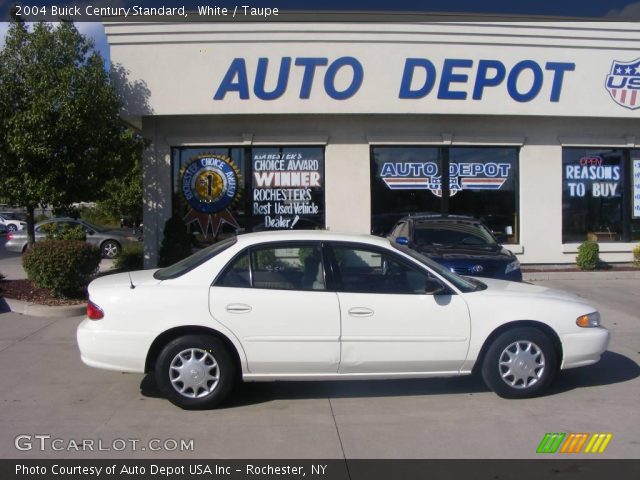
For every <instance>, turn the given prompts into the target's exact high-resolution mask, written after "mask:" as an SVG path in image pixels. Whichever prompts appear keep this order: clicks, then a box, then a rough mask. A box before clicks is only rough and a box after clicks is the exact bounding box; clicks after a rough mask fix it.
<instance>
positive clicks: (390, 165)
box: [380, 162, 511, 197]
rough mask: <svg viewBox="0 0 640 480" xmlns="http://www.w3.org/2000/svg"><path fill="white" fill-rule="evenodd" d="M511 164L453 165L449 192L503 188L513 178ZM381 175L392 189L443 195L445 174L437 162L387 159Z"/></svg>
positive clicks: (451, 165) (450, 170)
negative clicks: (426, 191)
mask: <svg viewBox="0 0 640 480" xmlns="http://www.w3.org/2000/svg"><path fill="white" fill-rule="evenodd" d="M510 169H511V165H510V164H509V163H496V162H487V163H481V162H469V163H452V164H450V165H449V191H450V195H451V196H453V195H455V194H456V193H458V192H459V191H460V190H466V189H473V190H499V189H500V188H501V187H502V185H504V183H505V182H506V181H507V179H508V178H509V170H510ZM380 178H381V179H382V181H383V182H384V183H385V185H386V186H387V188H389V189H390V190H430V191H431V193H433V194H434V195H436V196H438V197H441V196H442V176H441V175H440V172H439V168H438V164H437V163H435V162H386V163H384V164H383V165H382V169H381V170H380Z"/></svg>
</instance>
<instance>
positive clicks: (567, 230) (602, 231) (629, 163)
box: [562, 148, 640, 243]
mask: <svg viewBox="0 0 640 480" xmlns="http://www.w3.org/2000/svg"><path fill="white" fill-rule="evenodd" d="M638 153H640V152H638V151H635V150H626V149H608V148H595V149H594V148H589V149H587V148H565V149H563V151H562V241H563V242H565V243H570V242H583V241H585V240H594V241H598V242H629V241H632V240H637V239H638V238H640V231H639V227H640V219H634V218H633V208H634V205H633V201H634V196H635V194H637V193H638V192H637V191H636V192H635V193H633V192H634V190H637V189H638V188H640V187H636V186H635V185H634V182H633V178H632V177H633V175H634V174H633V171H632V170H633V165H634V163H633V159H634V158H639V159H640V155H638ZM635 183H638V181H636V182H635ZM629 192H632V194H631V195H630V194H629Z"/></svg>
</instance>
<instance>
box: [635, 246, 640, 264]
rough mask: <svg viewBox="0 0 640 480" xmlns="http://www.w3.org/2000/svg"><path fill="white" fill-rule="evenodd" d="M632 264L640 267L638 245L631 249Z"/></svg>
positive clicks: (639, 249) (639, 247)
mask: <svg viewBox="0 0 640 480" xmlns="http://www.w3.org/2000/svg"><path fill="white" fill-rule="evenodd" d="M633 264H634V265H635V266H636V267H640V243H639V244H638V245H636V246H635V248H634V249H633Z"/></svg>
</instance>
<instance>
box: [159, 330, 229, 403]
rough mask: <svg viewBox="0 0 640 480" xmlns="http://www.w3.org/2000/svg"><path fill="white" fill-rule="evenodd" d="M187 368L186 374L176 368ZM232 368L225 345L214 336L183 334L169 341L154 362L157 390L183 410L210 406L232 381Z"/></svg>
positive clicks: (225, 396) (221, 398)
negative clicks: (186, 375)
mask: <svg viewBox="0 0 640 480" xmlns="http://www.w3.org/2000/svg"><path fill="white" fill-rule="evenodd" d="M185 366H189V367H190V371H189V372H188V377H185V378H182V374H181V373H180V370H181V369H182V368H184V367H185ZM236 376H237V375H236V367H235V363H234V362H233V359H232V357H231V354H230V352H229V350H228V349H227V347H226V346H225V344H224V343H223V342H222V341H221V340H220V339H219V338H216V337H212V336H206V335H185V336H183V337H179V338H177V339H175V340H173V341H171V342H169V343H168V344H167V345H166V346H165V347H164V348H163V349H162V351H161V352H160V355H159V356H158V359H157V361H156V364H155V378H156V382H157V384H158V387H159V389H160V391H161V392H162V393H163V394H164V396H165V397H166V398H167V399H168V400H169V401H170V402H171V403H173V404H174V405H177V406H178V407H180V408H183V409H185V410H200V409H206V408H213V407H215V406H217V405H219V404H220V402H222V401H223V400H225V399H226V398H227V397H228V396H229V394H230V393H231V391H232V389H233V386H234V384H235V383H236V382H235V381H236Z"/></svg>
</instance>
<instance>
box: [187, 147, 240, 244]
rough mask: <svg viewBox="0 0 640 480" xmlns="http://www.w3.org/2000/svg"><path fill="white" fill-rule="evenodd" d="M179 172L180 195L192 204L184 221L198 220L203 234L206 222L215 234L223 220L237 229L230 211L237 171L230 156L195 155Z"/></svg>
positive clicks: (237, 192) (237, 184) (237, 191)
mask: <svg viewBox="0 0 640 480" xmlns="http://www.w3.org/2000/svg"><path fill="white" fill-rule="evenodd" d="M181 173H182V176H181V181H180V187H181V190H182V194H183V196H184V199H185V200H186V201H187V203H188V204H189V206H190V207H191V210H190V211H189V213H187V215H186V217H185V221H186V222H187V223H191V222H194V221H196V222H198V223H199V225H200V229H201V230H202V233H203V234H204V236H205V237H206V236H207V234H208V231H209V225H211V227H212V230H213V236H214V237H215V236H216V234H217V233H218V229H219V228H220V225H222V224H223V223H228V224H230V225H232V226H234V227H235V228H240V226H239V225H238V222H236V220H235V218H233V215H232V214H231V212H230V210H229V207H231V206H232V205H233V203H234V202H235V201H236V200H237V199H238V198H239V196H240V190H241V189H240V185H241V184H240V172H239V171H238V168H237V167H236V166H235V165H234V163H233V162H232V161H231V159H230V158H228V157H225V156H222V155H211V154H204V155H198V156H196V157H194V158H193V159H192V160H191V162H190V163H189V164H188V165H187V166H186V167H185V168H184V170H183V171H182V172H181Z"/></svg>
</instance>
